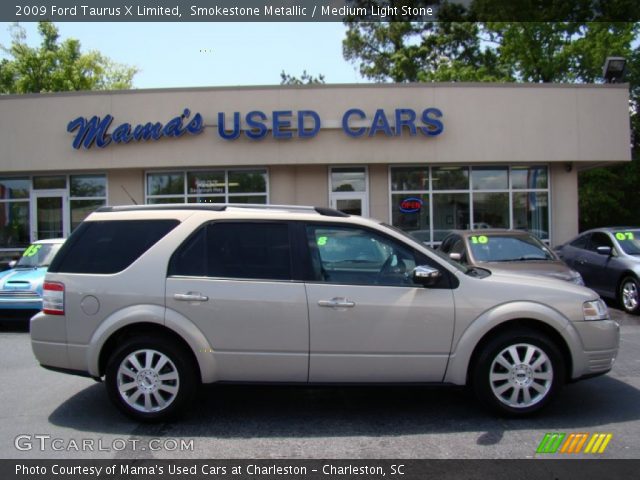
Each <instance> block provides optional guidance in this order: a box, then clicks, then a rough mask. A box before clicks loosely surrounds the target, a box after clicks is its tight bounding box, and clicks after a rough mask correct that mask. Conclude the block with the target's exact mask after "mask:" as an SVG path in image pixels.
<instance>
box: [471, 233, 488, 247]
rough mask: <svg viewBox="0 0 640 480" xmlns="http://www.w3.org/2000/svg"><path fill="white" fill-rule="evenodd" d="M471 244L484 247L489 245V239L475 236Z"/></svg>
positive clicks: (484, 236)
mask: <svg viewBox="0 0 640 480" xmlns="http://www.w3.org/2000/svg"><path fill="white" fill-rule="evenodd" d="M471 243H476V244H477V243H480V244H482V245H484V244H485V243H489V237H487V236H486V235H474V236H472V237H471Z"/></svg>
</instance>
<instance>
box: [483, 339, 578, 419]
mask: <svg viewBox="0 0 640 480" xmlns="http://www.w3.org/2000/svg"><path fill="white" fill-rule="evenodd" d="M516 356H517V358H515V357H516ZM472 368H473V370H472V375H471V382H472V387H473V390H474V393H475V394H476V396H477V398H478V399H479V400H480V402H481V403H483V404H484V405H485V406H487V407H488V408H490V409H491V410H493V411H495V412H497V413H499V414H501V415H506V416H511V417H518V416H526V415H530V414H532V413H535V412H537V411H539V410H540V409H542V408H543V407H544V406H545V405H547V404H548V403H549V402H550V401H551V400H552V399H553V397H554V396H555V395H556V394H557V393H558V390H559V389H560V387H561V386H562V385H563V384H564V381H565V364H564V360H563V357H562V354H561V353H560V350H559V349H558V347H557V346H556V345H555V344H554V343H553V342H552V341H551V340H550V339H549V338H548V337H546V336H545V335H543V334H541V333H538V332H535V331H533V330H524V329H523V330H512V331H507V332H504V333H501V334H499V335H498V336H496V337H495V338H493V339H492V340H490V341H489V343H488V344H486V345H485V346H484V348H483V349H482V351H481V352H480V355H479V356H478V357H477V361H476V362H475V365H473V366H472Z"/></svg>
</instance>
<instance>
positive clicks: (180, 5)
mask: <svg viewBox="0 0 640 480" xmlns="http://www.w3.org/2000/svg"><path fill="white" fill-rule="evenodd" d="M41 20H50V21H53V22H400V21H403V22H404V21H419V22H430V21H444V22H453V21H467V22H492V21H509V22H591V21H595V22H637V21H640V2H639V1H638V0H242V1H240V0H54V1H51V0H13V1H11V0H9V1H7V2H1V3H0V21H4V22H35V21H41Z"/></svg>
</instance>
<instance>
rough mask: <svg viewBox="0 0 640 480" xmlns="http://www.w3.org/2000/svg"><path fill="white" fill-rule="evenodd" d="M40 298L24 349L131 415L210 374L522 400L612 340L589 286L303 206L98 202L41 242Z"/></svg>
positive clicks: (164, 411) (615, 338) (544, 394)
mask: <svg viewBox="0 0 640 480" xmlns="http://www.w3.org/2000/svg"><path fill="white" fill-rule="evenodd" d="M43 303H44V305H43V307H44V308H43V311H42V312H41V313H39V314H38V315H36V316H35V317H34V318H33V319H32V320H31V338H32V345H33V351H34V353H35V355H36V357H37V359H38V360H39V362H40V363H41V364H42V365H43V366H44V367H46V368H50V369H53V370H58V371H62V372H66V373H75V374H80V375H85V376H90V377H93V378H95V379H101V378H103V377H104V378H105V382H106V387H107V391H108V393H109V396H110V397H111V399H112V400H113V402H114V403H115V405H116V406H117V407H118V408H119V409H120V410H122V411H123V412H124V413H125V414H127V415H129V416H131V417H133V418H135V419H138V420H158V419H165V418H168V417H170V416H173V415H175V414H176V413H178V412H179V411H180V410H183V409H184V407H185V406H186V405H187V404H188V402H189V401H190V400H191V398H192V397H193V394H194V392H195V390H196V387H197V386H198V385H199V384H200V383H212V382H273V383H288V384H291V383H299V384H305V385H306V384H323V383H332V384H335V383H349V384H353V383H360V382H362V383H369V384H371V383H387V384H388V383H411V384H415V383H434V382H437V383H446V384H455V385H470V386H471V387H472V388H473V390H474V391H475V393H476V394H477V396H478V398H479V399H480V400H481V401H482V402H483V403H485V404H486V405H488V406H489V407H491V408H493V409H494V410H497V411H498V412H501V413H505V414H509V415H525V414H529V413H532V412H535V411H537V410H539V409H540V408H542V407H543V406H544V405H546V404H547V403H548V402H549V400H551V398H552V397H553V396H554V395H555V394H556V393H557V391H558V389H559V388H560V387H561V385H562V384H564V383H565V382H568V381H574V380H578V379H580V378H584V377H590V376H594V375H599V374H603V373H606V372H608V371H609V370H610V369H611V367H612V365H613V362H614V359H615V357H616V354H617V351H618V343H619V328H618V324H617V323H616V322H614V321H612V320H610V318H609V313H608V310H607V307H606V306H605V304H604V303H603V302H602V300H600V299H599V298H598V295H596V294H595V293H594V292H593V291H592V290H589V289H587V288H585V287H581V286H578V285H572V284H570V283H568V282H563V281H560V280H554V279H548V278H543V277H540V276H534V275H531V276H526V275H517V274H513V273H497V272H496V273H492V272H491V271H489V270H486V269H483V268H477V267H473V268H466V267H462V266H461V265H459V264H458V263H455V262H453V261H451V260H450V259H448V258H444V257H443V256H440V255H438V254H437V253H436V252H434V251H433V250H431V249H429V248H428V247H426V246H425V245H423V244H421V243H420V242H418V241H416V240H414V239H413V238H411V237H409V236H408V235H405V234H404V233H403V232H401V231H399V230H396V229H395V228H393V227H390V226H388V225H384V224H381V223H378V222H376V221H373V220H368V219H364V218H360V217H355V216H349V215H345V214H343V213H341V212H338V211H335V210H330V209H324V208H312V207H283V206H268V207H265V206H257V205H254V206H239V205H236V206H233V205H179V206H175V205H174V206H171V205H163V206H133V207H104V208H102V209H100V210H98V211H97V212H96V213H93V214H91V215H90V216H89V217H88V218H87V219H86V220H85V221H84V222H83V223H82V224H81V225H80V226H79V227H78V228H77V229H76V230H75V231H74V233H73V234H72V235H71V237H70V238H69V239H68V240H67V242H66V243H65V245H64V246H63V247H62V249H61V250H60V252H59V253H58V255H57V256H56V258H55V259H54V261H53V263H52V264H51V266H50V267H49V271H48V273H47V276H46V279H45V284H44V295H43Z"/></svg>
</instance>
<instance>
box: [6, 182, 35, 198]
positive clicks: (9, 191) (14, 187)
mask: <svg viewBox="0 0 640 480" xmlns="http://www.w3.org/2000/svg"><path fill="white" fill-rule="evenodd" d="M18 198H25V199H27V200H28V199H29V179H28V178H0V200H8V199H18Z"/></svg>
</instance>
